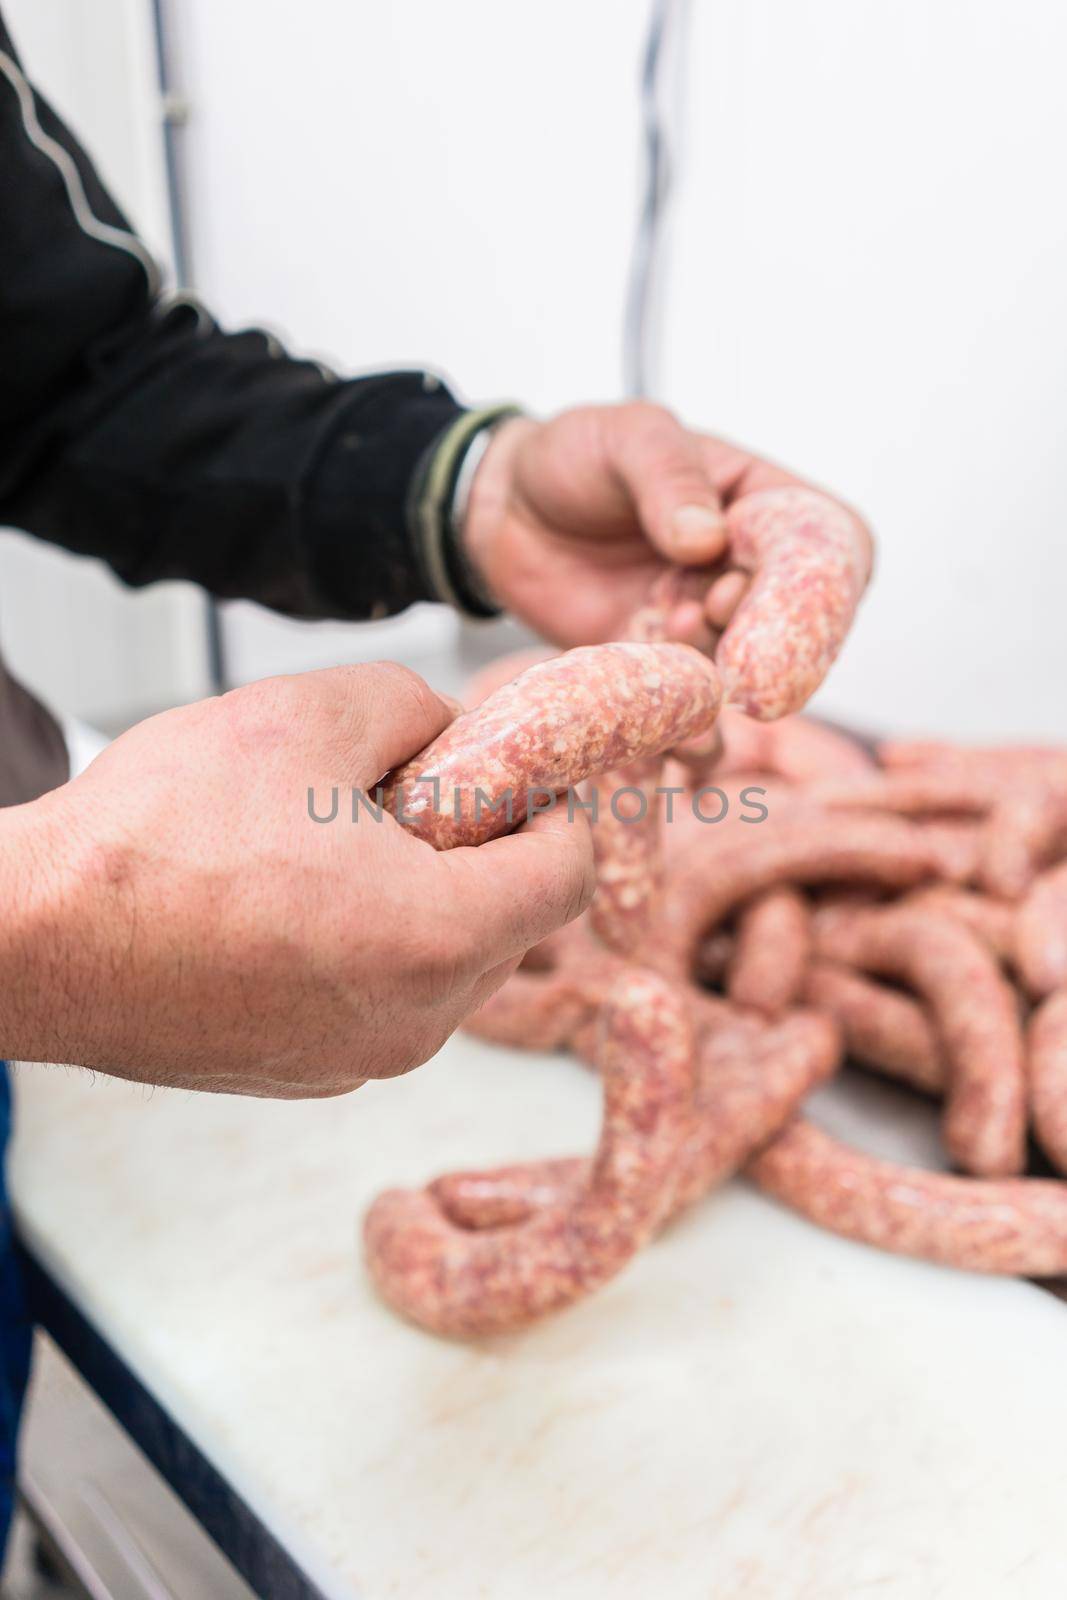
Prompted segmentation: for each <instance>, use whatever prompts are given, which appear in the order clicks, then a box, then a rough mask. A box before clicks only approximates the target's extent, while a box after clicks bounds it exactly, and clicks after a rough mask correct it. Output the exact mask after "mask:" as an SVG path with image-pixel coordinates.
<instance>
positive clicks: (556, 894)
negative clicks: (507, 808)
mask: <svg viewBox="0 0 1067 1600" xmlns="http://www.w3.org/2000/svg"><path fill="white" fill-rule="evenodd" d="M441 861H442V863H443V864H444V865H445V866H446V867H447V870H448V872H449V874H450V877H451V883H450V886H449V892H450V895H451V907H452V910H453V913H454V915H455V916H456V917H458V918H460V919H461V920H462V922H463V925H465V926H466V927H475V928H477V929H478V933H479V950H480V953H481V959H482V962H483V971H488V970H489V968H490V967H492V966H495V965H497V964H498V963H500V962H502V961H507V960H509V959H510V958H511V957H513V956H520V955H525V953H526V951H527V950H530V949H532V948H533V946H534V945H535V944H540V942H541V940H542V939H547V938H548V936H549V934H550V933H555V932H556V930H557V929H558V928H562V927H563V926H564V924H565V923H567V922H572V921H573V920H574V918H575V917H578V916H581V914H582V912H583V911H585V910H586V908H587V907H588V905H589V903H590V901H591V900H592V898H593V892H594V890H595V888H596V874H595V870H594V866H593V841H592V835H591V834H590V831H589V823H588V820H587V818H586V816H585V814H584V813H583V812H579V813H578V814H577V815H576V816H575V817H574V818H573V820H572V819H571V818H569V817H568V814H567V806H566V803H565V801H560V802H558V803H557V805H556V806H555V807H554V808H553V809H552V810H551V811H539V812H538V813H537V815H536V816H535V817H533V818H532V819H531V821H529V822H528V823H526V824H524V826H523V827H522V828H521V829H520V830H519V831H518V832H517V833H511V834H507V835H506V836H505V837H504V838H503V839H490V840H489V841H488V843H486V844H482V845H476V846H470V847H461V848H459V849H456V850H447V851H445V852H443V854H442V856H441Z"/></svg>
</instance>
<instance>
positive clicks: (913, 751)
mask: <svg viewBox="0 0 1067 1600" xmlns="http://www.w3.org/2000/svg"><path fill="white" fill-rule="evenodd" d="M877 756H878V760H879V763H880V764H881V765H882V766H883V767H886V768H888V769H889V770H894V771H895V770H897V769H900V768H904V767H910V768H916V767H940V768H942V769H952V770H954V771H955V772H957V773H970V775H971V776H972V778H973V780H974V781H975V782H981V783H987V784H989V785H990V786H991V787H996V786H997V785H998V784H999V785H1000V787H1001V792H1003V786H1004V784H1005V783H1009V782H1014V781H1016V780H1018V779H1019V778H1021V777H1022V778H1028V777H1033V776H1035V775H1038V774H1043V775H1044V776H1045V778H1046V779H1048V778H1050V777H1052V776H1053V774H1057V775H1067V750H1064V749H1062V748H1061V747H1058V746H1055V745H1044V744H1000V745H970V746H968V745H959V744H950V743H949V742H948V741H947V740H945V739H883V740H882V741H881V742H880V743H879V745H878V747H877Z"/></svg>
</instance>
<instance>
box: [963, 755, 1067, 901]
mask: <svg viewBox="0 0 1067 1600" xmlns="http://www.w3.org/2000/svg"><path fill="white" fill-rule="evenodd" d="M1065 838H1067V789H1065V788H1064V787H1063V786H1062V785H1056V784H1036V783H1035V784H1033V785H1032V786H1030V787H1029V788H1024V789H1023V790H1022V791H1021V792H1020V793H1018V794H1015V793H1012V794H1008V795H1006V796H1005V797H1004V799H1003V800H1000V801H998V802H997V804H996V805H995V806H994V807H993V809H992V811H990V813H989V816H988V817H987V818H986V821H985V826H984V827H983V829H982V847H981V857H980V861H979V868H978V876H979V881H980V882H981V884H982V887H983V888H984V889H987V890H988V892H989V893H990V894H992V895H999V896H1000V897H1001V898H1002V899H1005V900H1018V899H1021V897H1022V896H1023V895H1024V894H1025V893H1026V891H1027V889H1029V887H1030V885H1031V884H1032V883H1033V881H1034V878H1035V877H1036V875H1037V873H1038V872H1039V871H1040V870H1041V868H1042V867H1044V866H1047V865H1048V863H1049V861H1051V860H1052V859H1053V858H1054V856H1055V855H1056V852H1057V850H1060V849H1062V846H1063V843H1064V840H1065Z"/></svg>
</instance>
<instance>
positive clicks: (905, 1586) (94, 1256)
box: [12, 1038, 1067, 1600]
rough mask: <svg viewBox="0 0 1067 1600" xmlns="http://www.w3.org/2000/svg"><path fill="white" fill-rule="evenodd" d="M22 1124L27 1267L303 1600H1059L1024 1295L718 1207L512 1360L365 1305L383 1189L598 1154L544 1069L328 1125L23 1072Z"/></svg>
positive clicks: (1059, 1519) (313, 1117)
mask: <svg viewBox="0 0 1067 1600" xmlns="http://www.w3.org/2000/svg"><path fill="white" fill-rule="evenodd" d="M17 1095H18V1119H19V1127H18V1135H17V1142H16V1148H15V1154H14V1160H13V1170H12V1178H13V1187H14V1193H15V1196H16V1202H17V1207H18V1211H19V1215H20V1218H21V1222H22V1225H23V1227H24V1228H25V1230H26V1232H27V1234H28V1235H29V1237H30V1239H31V1241H32V1243H33V1245H34V1247H35V1249H36V1250H37V1251H38V1252H39V1253H40V1254H41V1256H42V1257H43V1258H44V1260H45V1261H46V1262H47V1264H48V1265H49V1266H50V1268H51V1269H52V1271H53V1272H54V1273H55V1274H56V1275H57V1276H58V1278H59V1279H60V1281H61V1282H62V1283H63V1285H64V1286H65V1287H66V1288H67V1289H68V1291H70V1292H71V1293H72V1294H73V1296H74V1297H75V1299H76V1300H77V1302H78V1303H79V1304H80V1305H81V1306H82V1307H83V1308H84V1310H85V1311H86V1312H87V1313H88V1315H89V1316H90V1317H91V1318H92V1319H93V1320H94V1321H95V1322H96V1324H97V1325H98V1326H99V1327H100V1328H101V1329H102V1330H103V1331H104V1332H105V1333H106V1334H107V1336H108V1337H109V1338H110V1339H111V1340H112V1341H113V1343H114V1344H115V1346H116V1347H117V1348H118V1349H119V1351H120V1352H121V1353H122V1355H123V1356H124V1357H125V1359H126V1360H127V1361H128V1362H129V1363H130V1364H131V1365H132V1366H133V1368H134V1369H135V1370H136V1371H137V1372H138V1373H139V1375H140V1376H141V1378H142V1379H143V1380H144V1381H145V1382H146V1383H147V1384H148V1385H149V1386H150V1387H151V1388H152V1389H153V1390H154V1391H155V1392H156V1393H157V1394H158V1396H159V1397H160V1399H161V1400H162V1401H163V1403H164V1404H165V1405H166V1406H167V1407H168V1408H169V1409H170V1410H171V1411H172V1412H173V1414H174V1415H175V1416H176V1417H177V1418H178V1419H179V1421H180V1422H181V1423H182V1425H183V1426H184V1427H185V1428H186V1429H187V1430H188V1431H189V1432H190V1433H191V1435H192V1436H193V1438H194V1439H195V1440H196V1441H197V1443H198V1444H199V1445H200V1447H201V1448H202V1449H203V1450H204V1451H205V1452H206V1453H207V1454H208V1455H209V1456H210V1457H211V1458H212V1459H213V1460H214V1461H215V1462H216V1463H217V1465H218V1466H219V1467H220V1468H221V1470H222V1471H223V1472H224V1473H225V1474H226V1475H227V1476H228V1477H229V1478H230V1479H231V1481H232V1482H233V1484H234V1485H235V1486H236V1488H237V1489H238V1490H239V1491H240V1492H241V1493H242V1494H243V1495H244V1496H245V1497H246V1499H247V1500H248V1502H249V1503H250V1504H251V1506H252V1507H253V1508H254V1509H255V1511H256V1512H257V1513H258V1514H259V1515H260V1516H261V1517H262V1518H263V1519H264V1520H265V1521H266V1522H267V1523H268V1524H269V1526H270V1527H271V1528H272V1529H273V1530H274V1531H275V1532H276V1534H277V1535H278V1537H279V1538H280V1539H281V1540H282V1541H283V1542H284V1543H285V1544H286V1545H287V1546H288V1547H289V1549H290V1550H291V1551H292V1553H293V1555H294V1556H295V1557H296V1559H297V1560H298V1561H299V1562H300V1563H301V1564H302V1565H303V1566H304V1567H305V1569H306V1570H307V1571H308V1573H309V1574H310V1575H311V1576H312V1578H313V1579H315V1581H316V1582H318V1583H319V1584H320V1585H321V1587H322V1589H323V1591H324V1593H325V1594H327V1595H328V1596H331V1597H337V1600H341V1597H345V1600H350V1597H352V1596H356V1595H363V1596H369V1597H375V1600H376V1597H385V1596H403V1597H404V1600H430V1597H433V1600H472V1597H474V1596H483V1595H484V1596H491V1597H493V1600H529V1597H540V1596H549V1595H551V1596H553V1597H559V1596H562V1597H570V1596H580V1597H583V1600H585V1597H598V1596H601V1595H604V1596H608V1595H610V1596H612V1597H615V1596H635V1597H637V1596H640V1597H641V1600H647V1597H651V1596H660V1595H665V1596H671V1597H674V1600H685V1597H689V1596H692V1597H709V1600H710V1597H714V1600H728V1597H735V1596H736V1597H741V1596H744V1597H745V1600H763V1597H766V1600H845V1597H848V1600H853V1597H855V1596H857V1595H860V1594H866V1593H867V1592H868V1591H869V1592H870V1593H871V1594H872V1595H877V1596H879V1597H898V1596H908V1597H914V1600H931V1597H933V1596H959V1597H960V1600H975V1597H976V1596H985V1595H989V1596H996V1597H997V1600H1001V1597H1004V1596H1011V1597H1013V1600H1014V1597H1016V1596H1021V1597H1042V1600H1044V1597H1045V1596H1049V1597H1052V1596H1060V1595H1062V1594H1063V1593H1064V1592H1067V1550H1065V1541H1064V1538H1063V1532H1062V1528H1063V1506H1064V1497H1065V1492H1067V1454H1065V1451H1064V1448H1063V1441H1064V1438H1065V1437H1067V1383H1065V1382H1064V1379H1063V1372H1064V1368H1065V1364H1067V1308H1065V1307H1064V1306H1063V1305H1061V1304H1060V1303H1059V1302H1058V1301H1056V1300H1054V1299H1053V1298H1052V1297H1051V1296H1049V1295H1046V1294H1045V1293H1043V1292H1042V1291H1040V1290H1038V1289H1036V1288H1033V1287H1031V1286H1028V1285H1025V1284H1015V1283H1006V1282H997V1281H993V1280H983V1279H980V1278H977V1277H968V1276H965V1275H963V1274H959V1273H953V1272H950V1271H947V1270H943V1269H938V1268H934V1267H927V1266H924V1265H920V1264H916V1263H911V1262H905V1261H899V1260H894V1259H892V1258H890V1257H887V1256H883V1255H878V1254H875V1253H874V1252H871V1251H868V1250H866V1249H864V1248H862V1247H860V1246H856V1245H851V1244H847V1243H845V1242H843V1241H840V1240H837V1239H834V1238H831V1237H829V1236H828V1235H826V1234H823V1233H819V1232H817V1231H815V1230H814V1229H812V1228H811V1227H809V1226H808V1225H807V1224H806V1223H804V1222H801V1221H799V1220H797V1219H795V1218H793V1217H792V1216H790V1215H788V1214H787V1213H786V1212H784V1211H781V1210H779V1209H778V1208H777V1207H776V1206H774V1205H773V1204H771V1203H769V1202H767V1201H765V1200H763V1199H762V1198H761V1197H759V1196H758V1195H756V1194H755V1193H753V1192H751V1191H750V1190H749V1189H748V1188H747V1187H745V1186H743V1185H741V1184H734V1185H731V1186H730V1187H729V1189H728V1190H727V1191H725V1192H724V1193H722V1194H720V1195H718V1196H717V1197H715V1198H713V1199H712V1200H710V1201H708V1202H707V1203H706V1204H705V1205H703V1206H702V1207H701V1208H700V1209H699V1210H698V1211H697V1212H696V1213H695V1214H693V1215H691V1216H690V1217H688V1218H687V1219H685V1220H684V1221H683V1222H682V1223H681V1224H680V1225H677V1226H675V1227H674V1228H673V1229H672V1230H671V1231H670V1232H669V1233H668V1234H667V1235H666V1236H665V1237H664V1238H663V1239H661V1240H660V1241H659V1242H658V1243H656V1244H655V1245H654V1246H653V1247H652V1248H650V1249H649V1250H648V1251H647V1252H646V1253H645V1254H644V1255H643V1256H642V1257H640V1258H639V1259H638V1260H637V1261H636V1262H635V1263H634V1264H633V1265H632V1266H631V1268H630V1269H629V1270H628V1271H627V1272H626V1273H625V1274H624V1275H623V1276H622V1277H621V1278H620V1279H618V1280H617V1281H616V1282H615V1283H614V1284H612V1285H611V1286H609V1288H608V1289H607V1290H606V1291H605V1292H603V1293H602V1294H600V1295H599V1296H598V1297H597V1298H595V1299H594V1300H592V1301H590V1302H589V1303H587V1304H585V1305H582V1306H580V1307H577V1308H575V1309H573V1310H572V1311H570V1312H568V1313H566V1314H565V1315H562V1316H560V1317H558V1318H557V1319H555V1320H554V1321H551V1322H549V1323H547V1324H545V1325H544V1326H542V1327H540V1328H537V1329H535V1330H533V1331H530V1332H527V1333H525V1334H523V1335H517V1336H512V1337H509V1338H501V1339H497V1340H494V1341H492V1342H489V1343H486V1344H482V1345H480V1346H476V1347H466V1346H463V1345H458V1344H449V1343H445V1342H442V1341H440V1340H436V1339H433V1338H431V1337H429V1336H427V1335H426V1334H424V1333H421V1332H419V1331H418V1330H417V1329H414V1328H411V1327H408V1326H406V1325H404V1324H402V1323H400V1322H398V1321H397V1320H396V1319H395V1318H394V1317H393V1316H392V1315H391V1313H390V1312H389V1311H387V1310H386V1309H385V1308H384V1307H382V1306H381V1305H380V1304H378V1302H377V1301H376V1300H375V1299H374V1297H373V1295H372V1294H371V1292H370V1290H369V1288H368V1285H367V1282H366V1279H365V1277H364V1276H363V1272H362V1269H361V1266H360V1262H359V1257H358V1254H357V1252H356V1247H355V1239H356V1219H357V1218H358V1216H359V1215H360V1213H361V1212H362V1211H363V1208H364V1206H365V1205H366V1203H367V1201H368V1199H369V1198H370V1197H371V1196H372V1195H373V1194H374V1193H375V1192H376V1191H377V1190H378V1189H379V1188H381V1187H382V1186H384V1185H387V1184H391V1183H395V1182H416V1181H418V1180H420V1179H422V1178H425V1177H427V1176H429V1175H430V1174H433V1173H436V1172H439V1171H441V1170H443V1169H447V1168H449V1167H452V1166H456V1165H465V1164H468V1163H471V1162H493V1161H503V1160H505V1159H508V1158H512V1157H516V1156H523V1155H534V1154H541V1153H554V1152H561V1151H568V1150H580V1149H582V1148H583V1147H588V1146H589V1145H590V1143H591V1142H592V1139H593V1137H594V1132H595V1127H596V1121H597V1109H598V1105H597V1102H598V1096H597V1088H596V1084H595V1083H594V1081H593V1080H592V1078H591V1077H590V1076H589V1075H587V1074H586V1073H585V1072H583V1071H582V1069H580V1068H579V1067H577V1066H576V1065H574V1064H573V1063H571V1062H569V1061H567V1060H565V1059H556V1058H547V1057H536V1056H523V1055H519V1054H513V1053H509V1052H503V1051H499V1050H494V1049H491V1048H489V1047H487V1046H484V1045H480V1044H478V1043H476V1042H474V1041H471V1040H466V1039H462V1038H459V1039H455V1040H453V1041H452V1042H451V1043H450V1044H449V1045H448V1046H447V1047H446V1049H445V1050H444V1051H443V1052H442V1053H441V1055H440V1056H439V1057H438V1058H437V1059H436V1060H435V1061H434V1062H433V1063H432V1064H431V1065H430V1066H429V1067H427V1068H425V1069H423V1070H422V1071H420V1072H418V1073H416V1074H413V1075H412V1076H411V1077H410V1078H407V1079H404V1080H400V1081H394V1082H390V1083H387V1084H382V1085H377V1084H375V1085H369V1086H368V1087H366V1088H365V1089H363V1090H361V1091H360V1092H359V1093H358V1094H356V1095H353V1096H351V1097H349V1098H347V1099H343V1100H336V1101H319V1102H308V1103H299V1104H297V1103H290V1104H272V1103H268V1102H257V1101H246V1100H240V1099H220V1098H211V1097H208V1096H195V1095H191V1094H186V1093H179V1092H176V1091H161V1090H153V1091H148V1090H141V1089H137V1088H135V1087H131V1086H129V1085H126V1084H121V1083H117V1082H113V1081H109V1080H105V1079H98V1080H97V1081H95V1082H92V1081H90V1080H89V1078H88V1077H87V1076H86V1075H84V1074H81V1073H78V1072H68V1071H65V1070H62V1069H56V1068H33V1067H26V1068H21V1069H20V1071H19V1075H18V1085H17ZM824 1114H825V1113H824ZM845 1114H846V1115H851V1112H848V1113H845ZM832 1115H833V1116H835V1117H838V1118H839V1117H840V1116H841V1115H842V1112H841V1108H840V1106H838V1107H836V1109H833V1110H832Z"/></svg>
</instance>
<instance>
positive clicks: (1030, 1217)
mask: <svg viewBox="0 0 1067 1600" xmlns="http://www.w3.org/2000/svg"><path fill="white" fill-rule="evenodd" d="M747 1171H748V1174H749V1176H750V1177H752V1178H754V1179H755V1181H756V1183H757V1184H758V1185H759V1187H760V1188H761V1189H762V1190H764V1192H765V1193H767V1194H770V1195H774V1197H775V1198H776V1199H778V1200H781V1201H783V1202H784V1203H785V1204H786V1205H788V1206H791V1207H792V1208H793V1210H794V1211H799V1212H800V1213H801V1215H802V1216H805V1217H808V1218H810V1220H811V1221H812V1222H817V1223H818V1224H819V1226H820V1227H823V1228H829V1229H830V1231H831V1232H832V1233H839V1234H843V1235H844V1237H845V1238H846V1239H856V1240H859V1241H860V1242H861V1243H863V1244H872V1245H877V1247H878V1248H879V1249H880V1250H892V1251H894V1252H895V1253H896V1254H897V1255H905V1256H920V1257H921V1258H922V1259H923V1260H925V1261H940V1262H944V1263H945V1264H946V1265H947V1266H951V1267H962V1268H964V1269H966V1270H967V1271H969V1272H1003V1273H1015V1274H1018V1275H1020V1276H1025V1277H1034V1278H1043V1277H1053V1276H1057V1275H1059V1274H1060V1273H1063V1272H1067V1186H1065V1185H1064V1184H1062V1183H1059V1182H1056V1181H1046V1180H1042V1179H1040V1178H1005V1179H1001V1180H999V1181H997V1182H989V1181H987V1180H985V1179H980V1178H957V1177H952V1176H950V1175H949V1174H948V1173H943V1172H927V1171H924V1170H923V1169H922V1168H920V1167H902V1166H897V1165H895V1164H894V1163H893V1162H890V1161H879V1160H877V1159H876V1158H875V1157H873V1156H869V1155H865V1154H864V1153H863V1152H862V1151H860V1150H855V1149H852V1148H851V1147H850V1146H849V1145H846V1144H842V1143H841V1142H840V1141H839V1140H837V1139H833V1138H831V1137H830V1135H829V1134H826V1133H823V1132H822V1131H821V1129H819V1128H816V1127H813V1126H812V1124H811V1123H810V1122H807V1121H805V1120H803V1119H802V1118H798V1119H797V1120H796V1121H794V1122H793V1123H791V1124H790V1126H789V1127H788V1128H787V1129H786V1130H785V1132H784V1133H782V1134H780V1135H779V1137H778V1138H777V1139H775V1140H774V1141H773V1143H772V1144H770V1145H769V1146H768V1147H767V1149H766V1150H764V1151H763V1153H762V1154H761V1155H758V1156H757V1157H756V1158H755V1160H754V1161H752V1162H750V1163H749V1166H748V1168H747Z"/></svg>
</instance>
